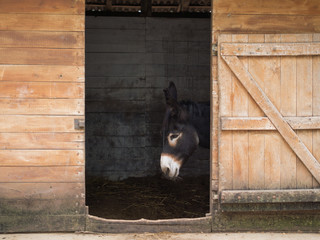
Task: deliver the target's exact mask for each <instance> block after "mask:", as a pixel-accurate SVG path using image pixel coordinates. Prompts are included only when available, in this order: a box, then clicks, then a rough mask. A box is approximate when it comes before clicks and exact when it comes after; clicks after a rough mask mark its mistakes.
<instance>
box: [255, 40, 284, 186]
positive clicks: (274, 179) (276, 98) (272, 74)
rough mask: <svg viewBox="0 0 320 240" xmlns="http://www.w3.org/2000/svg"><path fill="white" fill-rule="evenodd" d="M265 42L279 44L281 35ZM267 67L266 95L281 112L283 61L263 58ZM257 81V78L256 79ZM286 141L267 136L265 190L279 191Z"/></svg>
mask: <svg viewBox="0 0 320 240" xmlns="http://www.w3.org/2000/svg"><path fill="white" fill-rule="evenodd" d="M265 42H266V43H268V42H272V43H279V42H280V35H275V34H266V35H265ZM262 59H264V62H263V63H261V64H262V65H264V66H265V68H266V70H265V71H264V74H265V75H264V79H265V80H264V81H265V93H266V95H267V96H268V97H269V98H270V101H271V102H272V103H273V104H274V106H275V107H276V108H277V109H278V110H279V109H280V106H281V91H280V86H281V71H280V70H281V60H280V58H279V57H267V58H265V57H262ZM255 79H256V78H255ZM283 144H284V140H283V139H282V137H281V135H280V134H279V133H278V132H268V133H267V134H265V156H264V157H265V179H264V180H265V182H264V183H265V187H264V189H279V188H280V185H281V183H280V181H281V178H280V176H281V160H280V156H281V146H282V145H283Z"/></svg>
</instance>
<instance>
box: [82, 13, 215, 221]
mask: <svg viewBox="0 0 320 240" xmlns="http://www.w3.org/2000/svg"><path fill="white" fill-rule="evenodd" d="M169 81H174V82H175V84H176V85H177V88H178V98H179V99H180V100H193V101H208V100H209V94H210V92H209V89H210V19H209V18H207V19H206V18H146V17H115V16H112V17H110V16H109V17H106V16H98V17H94V16H87V17H86V128H85V129H86V205H87V206H88V207H89V213H90V214H91V215H94V216H98V217H102V218H106V219H124V220H133V219H141V218H144V219H172V218H196V217H204V216H205V214H206V213H208V212H209V189H210V186H209V183H210V161H209V149H202V148H200V149H199V150H197V152H196V153H195V154H194V156H192V158H191V159H190V160H189V161H188V162H187V163H186V164H185V166H184V167H183V168H182V169H181V178H182V179H181V180H179V181H175V182H173V181H169V180H167V179H165V178H163V177H162V176H161V174H160V154H161V149H162V138H161V135H160V130H161V124H162V119H163V116H164V111H165V100H164V95H163V89H164V88H165V87H167V86H168V83H169Z"/></svg>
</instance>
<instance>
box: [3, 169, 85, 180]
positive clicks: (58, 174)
mask: <svg viewBox="0 0 320 240" xmlns="http://www.w3.org/2000/svg"><path fill="white" fill-rule="evenodd" d="M83 181H84V167H83V166H58V167H55V166H50V167H1V168H0V183H15V182H16V183H28V182H29V183H31V182H33V183H36V182H37V183H39V182H47V183H58V182H70V183H71V182H83Z"/></svg>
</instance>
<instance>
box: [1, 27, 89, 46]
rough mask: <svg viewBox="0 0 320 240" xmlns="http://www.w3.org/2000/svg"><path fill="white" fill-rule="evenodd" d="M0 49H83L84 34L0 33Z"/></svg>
mask: <svg viewBox="0 0 320 240" xmlns="http://www.w3.org/2000/svg"><path fill="white" fill-rule="evenodd" d="M0 47H10V48H11V47H13V48H17V47H22V48H83V47H84V32H44V31H41V32H40V31H31V32H29V31H0Z"/></svg>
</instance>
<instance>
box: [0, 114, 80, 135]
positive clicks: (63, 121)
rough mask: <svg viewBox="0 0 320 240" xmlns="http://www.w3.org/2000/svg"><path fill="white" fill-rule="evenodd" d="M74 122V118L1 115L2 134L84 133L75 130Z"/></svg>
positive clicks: (0, 130) (0, 126)
mask: <svg viewBox="0 0 320 240" xmlns="http://www.w3.org/2000/svg"><path fill="white" fill-rule="evenodd" d="M78 118H79V119H82V118H83V117H80V116H79V117H78ZM74 120H75V117H74V116H26V115H0V132H3V133H10V132H15V133H17V132H82V131H83V130H75V128H74Z"/></svg>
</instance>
